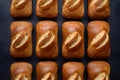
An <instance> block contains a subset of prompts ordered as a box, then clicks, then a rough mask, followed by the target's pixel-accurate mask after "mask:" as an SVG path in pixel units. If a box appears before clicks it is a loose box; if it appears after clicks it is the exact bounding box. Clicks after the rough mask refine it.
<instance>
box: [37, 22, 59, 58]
mask: <svg viewBox="0 0 120 80" xmlns="http://www.w3.org/2000/svg"><path fill="white" fill-rule="evenodd" d="M36 34H37V36H36V39H37V41H36V56H37V57H39V58H47V59H48V58H56V57H57V56H58V38H57V34H58V24H57V23H56V22H53V21H40V22H38V23H37V25H36Z"/></svg>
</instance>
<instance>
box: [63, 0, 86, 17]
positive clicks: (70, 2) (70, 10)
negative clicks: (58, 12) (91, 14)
mask: <svg viewBox="0 0 120 80" xmlns="http://www.w3.org/2000/svg"><path fill="white" fill-rule="evenodd" d="M62 15H63V17H64V18H73V19H79V18H82V17H83V16H84V0H63V7H62Z"/></svg>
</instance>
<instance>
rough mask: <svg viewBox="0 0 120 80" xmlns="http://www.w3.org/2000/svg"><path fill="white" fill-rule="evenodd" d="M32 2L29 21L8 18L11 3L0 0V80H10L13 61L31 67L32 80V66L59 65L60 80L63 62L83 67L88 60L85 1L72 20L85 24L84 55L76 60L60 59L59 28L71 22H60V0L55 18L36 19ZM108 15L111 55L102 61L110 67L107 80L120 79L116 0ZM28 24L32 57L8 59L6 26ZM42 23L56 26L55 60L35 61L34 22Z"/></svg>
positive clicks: (118, 4) (119, 27) (118, 0)
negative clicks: (80, 12) (82, 12)
mask: <svg viewBox="0 0 120 80" xmlns="http://www.w3.org/2000/svg"><path fill="white" fill-rule="evenodd" d="M32 1H33V14H32V16H31V17H30V18H27V19H15V18H12V17H11V16H10V13H9V8H10V4H11V0H0V80H10V65H11V64H12V63H14V62H22V61H24V62H29V63H31V64H32V65H33V74H32V80H36V72H35V67H36V64H37V63H38V62H40V61H55V62H57V63H58V65H59V70H58V80H62V73H61V67H62V65H63V63H65V62H69V61H77V62H82V63H84V64H85V66H86V67H87V63H88V62H90V61H92V60H90V59H89V58H88V57H87V55H86V54H87V52H86V50H87V29H86V28H87V24H88V23H89V22H90V21H93V20H91V19H89V18H88V16H87V3H88V1H87V0H85V15H84V17H83V18H82V19H79V20H74V21H81V22H83V23H84V24H85V56H84V58H83V59H78V60H66V59H63V57H62V49H61V48H62V31H61V28H62V27H61V26H62V23H63V22H65V21H73V20H72V19H64V18H63V17H62V15H61V11H62V10H61V9H62V0H59V15H58V17H57V18H55V19H39V18H38V17H37V16H36V12H35V8H36V0H32ZM110 7H111V16H110V17H109V18H108V19H106V20H105V21H107V22H109V24H110V29H111V31H110V41H111V56H110V58H108V59H106V60H105V61H107V62H109V63H110V65H111V80H120V62H119V61H120V47H119V46H120V0H111V1H110ZM20 20H25V21H30V22H32V24H33V33H32V34H33V55H32V57H30V58H27V59H17V58H13V57H11V56H10V50H9V49H10V24H11V23H12V22H13V21H20ZM43 20H52V21H56V22H57V23H58V24H59V33H58V40H59V41H58V42H59V57H58V58H57V59H53V60H49V59H48V60H47V59H38V58H37V57H36V55H35V37H36V36H35V35H36V31H35V28H36V26H35V25H36V23H37V22H38V21H43ZM84 76H85V80H87V70H85V75H84Z"/></svg>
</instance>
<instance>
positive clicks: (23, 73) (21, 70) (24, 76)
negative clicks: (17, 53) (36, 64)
mask: <svg viewBox="0 0 120 80" xmlns="http://www.w3.org/2000/svg"><path fill="white" fill-rule="evenodd" d="M10 72H11V80H32V78H31V75H32V65H31V64H29V63H26V62H17V63H13V64H12V65H11V68H10Z"/></svg>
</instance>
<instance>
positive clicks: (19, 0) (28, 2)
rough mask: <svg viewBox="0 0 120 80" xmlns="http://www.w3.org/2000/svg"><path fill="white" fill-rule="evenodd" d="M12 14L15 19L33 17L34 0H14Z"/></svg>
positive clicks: (11, 8)
mask: <svg viewBox="0 0 120 80" xmlns="http://www.w3.org/2000/svg"><path fill="white" fill-rule="evenodd" d="M10 14H11V16H13V17H15V18H24V17H29V16H31V14H32V0H12V3H11V7H10Z"/></svg>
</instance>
